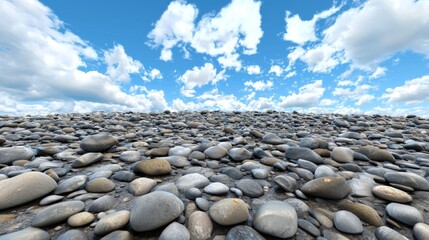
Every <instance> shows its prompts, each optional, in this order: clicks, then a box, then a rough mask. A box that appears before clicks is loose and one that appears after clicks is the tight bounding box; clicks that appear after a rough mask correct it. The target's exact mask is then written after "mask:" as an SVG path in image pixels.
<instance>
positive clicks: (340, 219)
mask: <svg viewBox="0 0 429 240" xmlns="http://www.w3.org/2000/svg"><path fill="white" fill-rule="evenodd" d="M334 225H335V228H336V229H338V230H339V231H341V232H344V233H348V234H360V233H362V232H363V226H362V223H361V222H360V219H359V218H358V217H357V216H356V215H354V214H353V213H351V212H349V211H345V210H341V211H338V212H336V213H335V215H334Z"/></svg>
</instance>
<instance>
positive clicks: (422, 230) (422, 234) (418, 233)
mask: <svg viewBox="0 0 429 240" xmlns="http://www.w3.org/2000/svg"><path fill="white" fill-rule="evenodd" d="M413 233H414V237H415V238H416V239H417V240H426V239H429V225H428V224H426V223H416V224H415V225H414V227H413Z"/></svg>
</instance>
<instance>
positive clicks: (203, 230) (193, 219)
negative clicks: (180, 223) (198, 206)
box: [188, 211, 213, 240]
mask: <svg viewBox="0 0 429 240" xmlns="http://www.w3.org/2000/svg"><path fill="white" fill-rule="evenodd" d="M188 230H189V233H190V235H191V239H201V240H203V239H209V238H210V236H211V235H212V232H213V223H212V220H211V219H210V217H209V215H208V214H207V213H206V212H201V211H196V212H194V213H192V214H191V216H189V218H188Z"/></svg>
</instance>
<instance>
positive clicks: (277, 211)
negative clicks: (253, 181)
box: [253, 201, 298, 238]
mask: <svg viewBox="0 0 429 240" xmlns="http://www.w3.org/2000/svg"><path fill="white" fill-rule="evenodd" d="M253 226H254V227H255V229H256V230H258V231H260V232H262V233H265V234H267V235H270V236H274V237H278V238H289V237H292V236H294V235H295V233H296V231H297V230H298V216H297V214H296V211H295V209H294V208H293V207H292V206H291V205H289V204H288V203H286V202H281V201H268V202H266V203H264V204H263V205H262V206H261V207H260V208H259V209H258V210H257V211H256V213H255V216H254V219H253Z"/></svg>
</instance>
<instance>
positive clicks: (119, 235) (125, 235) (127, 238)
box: [100, 230, 134, 240]
mask: <svg viewBox="0 0 429 240" xmlns="http://www.w3.org/2000/svg"><path fill="white" fill-rule="evenodd" d="M119 239H120V240H134V236H133V235H132V234H131V233H130V232H128V231H125V230H116V231H114V232H111V233H109V234H107V235H106V236H104V237H103V238H101V239H100V240H119Z"/></svg>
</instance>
